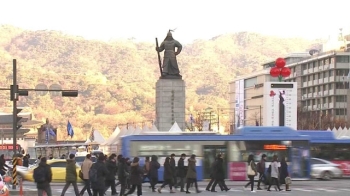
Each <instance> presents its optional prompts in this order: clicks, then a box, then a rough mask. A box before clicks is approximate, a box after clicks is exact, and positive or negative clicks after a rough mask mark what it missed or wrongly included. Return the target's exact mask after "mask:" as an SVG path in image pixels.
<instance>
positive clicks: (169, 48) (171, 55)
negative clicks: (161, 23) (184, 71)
mask: <svg viewBox="0 0 350 196" xmlns="http://www.w3.org/2000/svg"><path fill="white" fill-rule="evenodd" d="M171 31H172V30H169V32H168V34H167V36H166V38H165V39H164V41H163V42H162V43H161V44H160V46H159V47H158V39H157V38H156V45H157V46H156V51H157V52H158V61H159V68H160V72H161V78H162V79H181V78H182V76H181V75H180V70H179V66H178V64H177V60H176V56H177V55H178V54H180V52H181V50H182V45H181V44H180V42H178V41H177V40H175V39H174V38H173V35H172V33H171ZM175 48H177V50H176V51H175ZM163 50H164V57H163V66H162V65H161V60H160V54H159V53H160V52H163Z"/></svg>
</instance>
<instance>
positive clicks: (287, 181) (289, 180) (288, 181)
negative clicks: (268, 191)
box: [285, 176, 292, 184]
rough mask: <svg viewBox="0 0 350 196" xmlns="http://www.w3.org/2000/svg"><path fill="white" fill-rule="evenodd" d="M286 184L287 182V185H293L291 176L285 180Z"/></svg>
mask: <svg viewBox="0 0 350 196" xmlns="http://www.w3.org/2000/svg"><path fill="white" fill-rule="evenodd" d="M285 182H286V184H292V180H291V179H290V177H289V176H287V177H286V178H285Z"/></svg>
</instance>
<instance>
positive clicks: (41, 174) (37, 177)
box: [33, 166, 46, 183]
mask: <svg viewBox="0 0 350 196" xmlns="http://www.w3.org/2000/svg"><path fill="white" fill-rule="evenodd" d="M33 178H34V181H35V182H39V183H40V182H45V181H46V169H45V167H41V166H39V167H37V168H35V169H34V173H33Z"/></svg>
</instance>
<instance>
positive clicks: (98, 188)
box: [90, 154, 108, 196]
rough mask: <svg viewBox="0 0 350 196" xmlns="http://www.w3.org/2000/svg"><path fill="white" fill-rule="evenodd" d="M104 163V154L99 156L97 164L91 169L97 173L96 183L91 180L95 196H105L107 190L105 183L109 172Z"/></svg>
mask: <svg viewBox="0 0 350 196" xmlns="http://www.w3.org/2000/svg"><path fill="white" fill-rule="evenodd" d="M104 161H105V156H104V155H103V154H102V155H99V156H98V160H97V162H96V163H94V164H93V165H92V167H91V169H94V170H96V171H97V179H96V182H93V181H92V179H90V181H91V187H92V191H93V194H94V196H97V195H99V196H104V194H105V190H106V184H105V181H106V177H107V174H108V170H107V167H106V164H105V163H104ZM91 169H90V170H91Z"/></svg>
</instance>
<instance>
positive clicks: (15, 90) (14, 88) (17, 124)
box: [0, 59, 78, 189]
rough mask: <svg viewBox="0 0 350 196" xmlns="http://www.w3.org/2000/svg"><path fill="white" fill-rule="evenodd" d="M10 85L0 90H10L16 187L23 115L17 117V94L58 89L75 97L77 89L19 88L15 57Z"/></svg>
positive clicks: (14, 184)
mask: <svg viewBox="0 0 350 196" xmlns="http://www.w3.org/2000/svg"><path fill="white" fill-rule="evenodd" d="M12 74H13V75H12V85H11V86H10V88H9V89H8V88H0V90H10V100H11V101H12V105H13V120H12V121H13V122H12V133H13V155H14V156H13V160H12V164H13V167H12V182H13V183H12V189H16V185H17V170H16V169H17V168H16V166H17V161H18V160H17V156H16V154H18V152H17V130H19V129H20V128H21V127H22V125H21V120H22V119H23V117H19V116H18V113H20V112H21V111H22V109H18V108H17V101H18V99H19V96H28V91H49V92H51V91H54V92H57V91H60V92H62V97H77V96H78V91H77V90H54V89H52V90H51V89H19V87H18V84H17V61H16V59H13V73H12Z"/></svg>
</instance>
